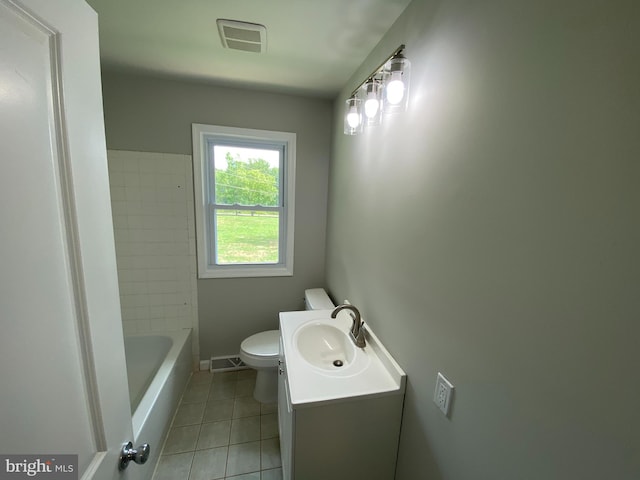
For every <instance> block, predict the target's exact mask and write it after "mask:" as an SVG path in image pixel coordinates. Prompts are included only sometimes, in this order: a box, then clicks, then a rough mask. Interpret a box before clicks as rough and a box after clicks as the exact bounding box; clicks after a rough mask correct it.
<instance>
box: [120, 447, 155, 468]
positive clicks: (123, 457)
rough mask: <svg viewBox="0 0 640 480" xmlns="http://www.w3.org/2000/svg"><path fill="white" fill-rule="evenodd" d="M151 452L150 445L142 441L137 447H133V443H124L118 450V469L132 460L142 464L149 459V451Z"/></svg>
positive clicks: (125, 466) (124, 466)
mask: <svg viewBox="0 0 640 480" xmlns="http://www.w3.org/2000/svg"><path fill="white" fill-rule="evenodd" d="M150 452H151V447H150V446H149V444H148V443H143V444H142V445H140V446H139V447H138V448H133V443H131V442H129V443H127V444H126V445H123V446H122V451H121V452H120V458H119V461H118V469H120V470H124V469H125V468H127V466H128V465H129V462H130V461H131V460H133V461H134V462H136V463H137V464H139V465H142V464H143V463H145V462H146V461H147V460H149V453H150Z"/></svg>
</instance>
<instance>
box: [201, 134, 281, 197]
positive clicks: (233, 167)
mask: <svg viewBox="0 0 640 480" xmlns="http://www.w3.org/2000/svg"><path fill="white" fill-rule="evenodd" d="M213 158H214V167H215V197H216V198H215V203H217V204H218V205H243V206H252V205H262V206H265V207H276V206H278V205H279V204H280V198H279V190H280V151H279V150H277V149H274V150H268V149H262V148H243V147H233V146H224V145H215V146H214V147H213Z"/></svg>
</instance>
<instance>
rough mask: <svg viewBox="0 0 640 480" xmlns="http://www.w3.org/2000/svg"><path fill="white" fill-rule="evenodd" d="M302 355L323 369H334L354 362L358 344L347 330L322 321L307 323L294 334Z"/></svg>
mask: <svg viewBox="0 0 640 480" xmlns="http://www.w3.org/2000/svg"><path fill="white" fill-rule="evenodd" d="M294 336H295V338H296V340H295V344H296V347H297V348H298V351H299V352H300V356H301V357H302V358H303V359H304V360H305V361H307V362H308V363H310V364H311V365H313V366H314V367H317V368H320V369H322V370H327V371H334V370H337V369H340V368H344V367H346V366H348V365H350V364H351V362H353V359H354V357H355V353H356V352H355V349H356V346H355V345H354V344H353V342H352V341H351V339H350V338H349V336H348V335H347V334H345V332H343V331H342V330H340V329H339V328H337V327H334V326H333V325H328V324H326V323H321V322H313V323H307V324H306V325H303V326H302V327H300V328H299V329H298V331H297V332H296V333H295V334H294Z"/></svg>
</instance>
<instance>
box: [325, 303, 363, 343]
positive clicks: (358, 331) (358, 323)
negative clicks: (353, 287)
mask: <svg viewBox="0 0 640 480" xmlns="http://www.w3.org/2000/svg"><path fill="white" fill-rule="evenodd" d="M345 309H346V310H351V312H353V313H350V314H349V315H351V318H352V319H353V325H352V326H351V331H350V332H349V337H351V340H352V341H353V343H355V345H356V347H360V348H364V347H365V345H366V344H367V343H366V342H365V340H364V322H363V321H362V319H361V316H360V312H359V311H358V309H357V308H356V307H354V306H353V305H339V306H337V307H336V308H335V310H333V312H331V318H336V317H337V316H338V313H340V311H341V310H345Z"/></svg>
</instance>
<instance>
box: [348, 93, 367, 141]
mask: <svg viewBox="0 0 640 480" xmlns="http://www.w3.org/2000/svg"><path fill="white" fill-rule="evenodd" d="M345 110H346V114H345V116H344V134H345V135H358V134H359V133H362V127H363V124H364V119H363V117H362V100H361V99H360V98H358V97H355V96H353V97H351V98H350V99H349V100H347V101H346V102H345Z"/></svg>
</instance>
